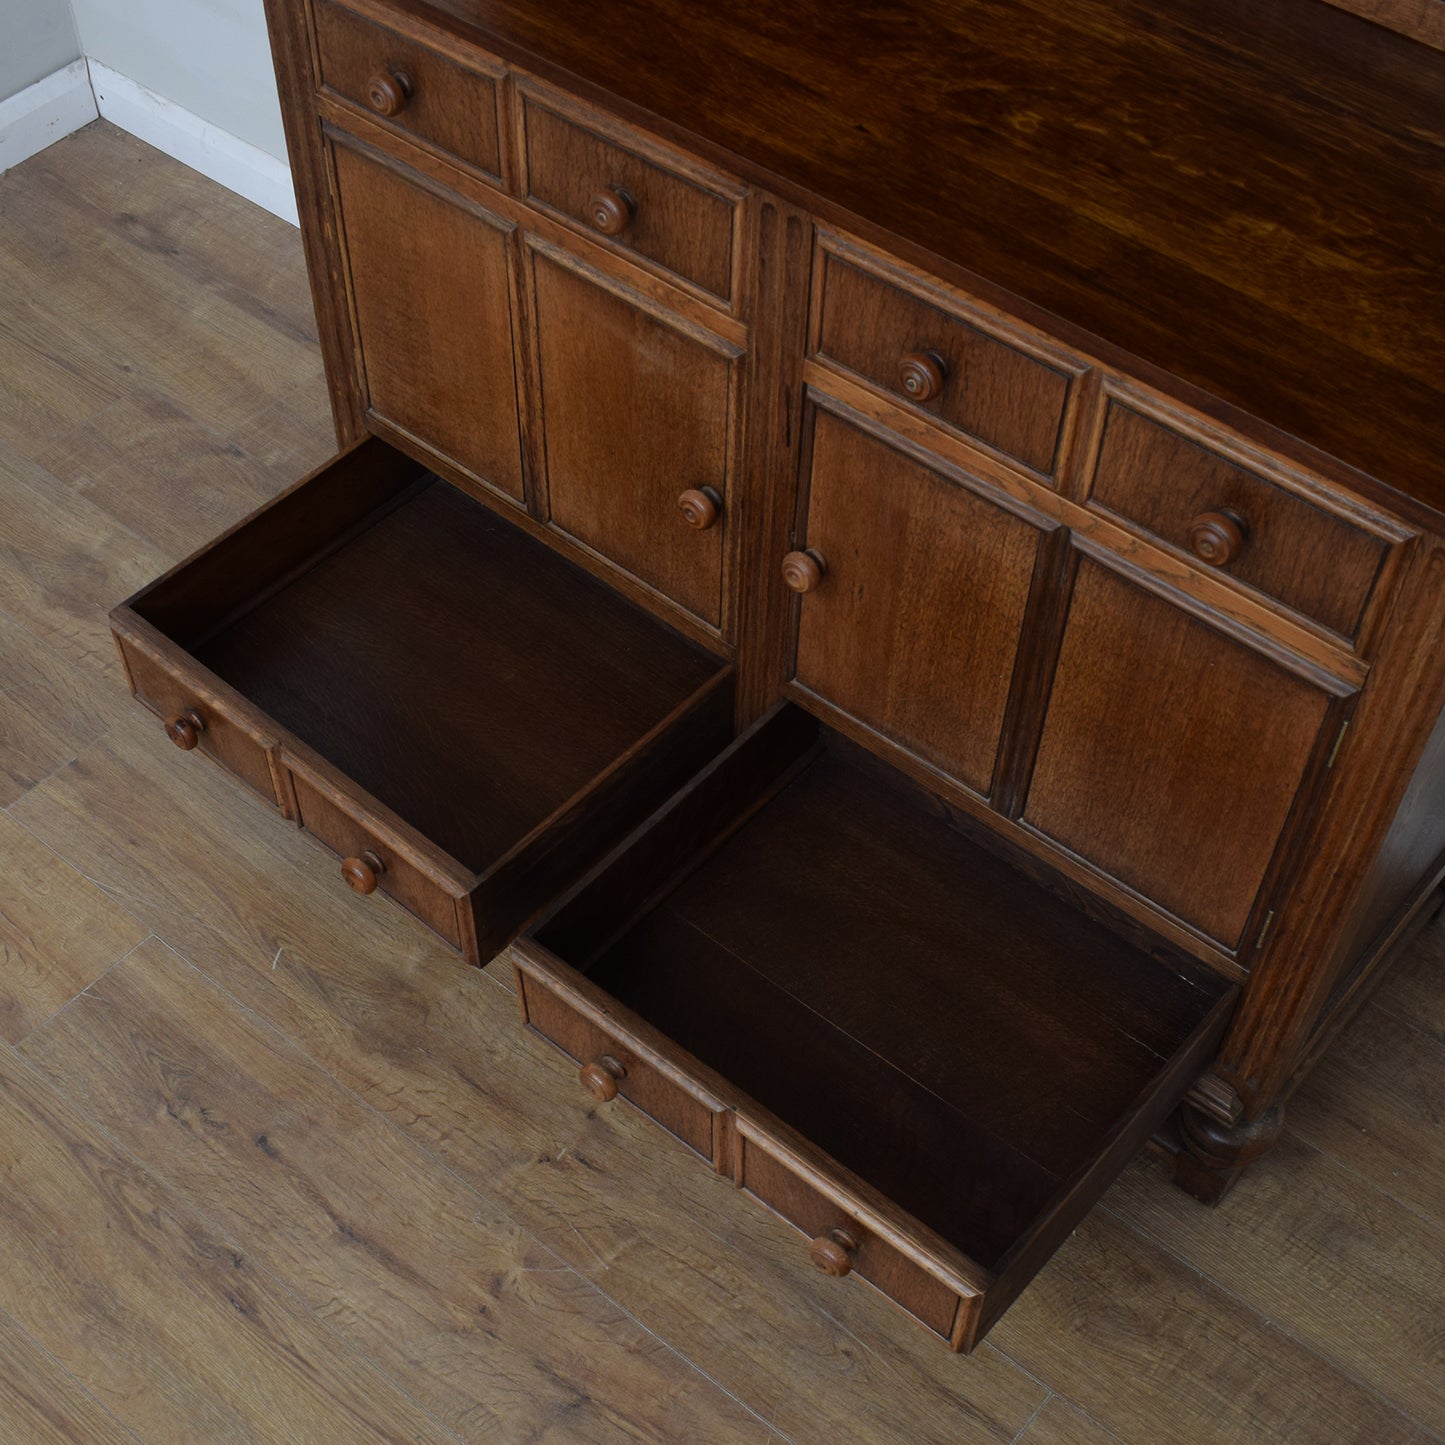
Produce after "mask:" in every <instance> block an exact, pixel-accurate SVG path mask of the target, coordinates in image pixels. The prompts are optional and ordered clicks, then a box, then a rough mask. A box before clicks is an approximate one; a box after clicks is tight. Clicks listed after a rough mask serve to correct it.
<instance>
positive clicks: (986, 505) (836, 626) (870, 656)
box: [785, 410, 1042, 796]
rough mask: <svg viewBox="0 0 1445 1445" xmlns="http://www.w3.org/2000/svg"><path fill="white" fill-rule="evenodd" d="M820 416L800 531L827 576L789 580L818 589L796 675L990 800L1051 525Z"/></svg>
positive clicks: (804, 610)
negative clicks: (1045, 527)
mask: <svg viewBox="0 0 1445 1445" xmlns="http://www.w3.org/2000/svg"><path fill="white" fill-rule="evenodd" d="M812 417H813V420H812V438H811V442H812V445H811V449H810V450H811V465H810V467H809V474H808V477H807V479H806V484H805V498H804V502H803V508H804V512H803V516H802V518H801V519H800V524H799V527H798V532H797V535H798V538H799V545H800V546H801V547H802V548H805V549H806V555H807V556H808V557H809V559H810V560H811V561H812V563H813V565H814V566H815V567H816V568H817V569H818V571H817V573H816V574H813V573H809V575H807V576H804V577H802V578H796V577H795V578H790V579H789V580H790V582H791V583H792V585H795V586H796V585H798V583H799V582H800V581H801V582H802V583H803V586H804V588H805V589H806V592H807V595H805V596H804V597H803V598H802V599H801V602H800V605H799V609H798V633H797V656H796V669H795V675H796V677H797V680H798V682H799V683H801V684H802V685H803V686H804V687H806V688H807V689H809V690H810V691H811V692H814V693H816V694H817V695H818V696H819V697H821V698H823V699H824V700H825V701H827V702H830V703H832V704H834V705H835V706H837V707H839V708H841V709H842V710H843V711H844V712H847V713H849V714H851V715H852V716H853V717H855V718H857V719H858V720H859V721H860V722H863V723H866V724H867V725H868V726H869V727H871V728H874V729H876V730H877V731H878V732H880V733H882V734H883V735H884V736H885V737H887V738H889V739H890V740H892V741H893V742H895V743H898V744H900V745H901V746H903V747H904V748H906V749H908V750H909V751H910V752H913V753H915V754H916V755H917V756H919V757H921V758H923V759H925V760H926V761H928V762H930V763H932V764H934V765H935V766H937V767H939V768H942V769H943V770H944V771H945V772H948V773H950V774H952V775H953V776H954V777H956V778H958V779H959V781H961V782H963V783H964V784H966V785H967V786H968V787H969V788H971V789H973V790H974V791H975V792H977V793H979V794H981V795H984V796H987V794H988V793H989V791H990V788H991V785H992V780H993V772H994V763H995V759H996V756H997V753H998V748H999V740H1000V736H1001V734H1002V731H1003V724H1004V714H1005V711H1006V708H1007V705H1008V698H1009V691H1010V686H1011V683H1012V678H1013V672H1014V663H1015V659H1016V655H1017V653H1018V648H1019V637H1020V633H1021V630H1022V627H1023V621H1024V612H1025V608H1026V607H1027V605H1028V599H1029V590H1030V586H1031V583H1032V579H1033V573H1034V564H1035V560H1036V557H1037V554H1038V550H1039V541H1040V538H1041V535H1042V533H1041V532H1040V530H1039V528H1038V527H1036V526H1035V525H1033V524H1032V523H1031V522H1028V521H1026V520H1024V519H1023V518H1022V517H1019V516H1017V515H1015V514H1014V513H1013V512H1011V511H1006V510H1005V509H1004V508H1003V507H1002V506H1001V505H999V504H998V503H997V502H995V501H993V500H990V498H989V496H988V495H987V493H986V492H985V491H983V490H980V491H975V490H973V489H972V487H971V486H968V485H964V484H963V483H962V482H961V481H960V480H957V479H955V477H954V476H951V475H946V474H945V473H943V472H942V471H939V470H935V469H934V468H932V467H930V466H927V465H925V464H924V463H922V462H921V461H917V460H915V459H914V458H913V457H911V456H909V455H906V454H905V453H904V452H902V451H899V450H896V449H895V448H894V447H893V446H892V445H891V444H890V443H889V442H888V441H886V440H884V439H883V438H881V437H879V436H877V435H874V434H872V433H871V432H866V431H864V430H862V429H861V428H860V427H858V426H856V425H854V424H853V423H852V422H850V421H847V420H844V419H843V418H842V417H839V416H836V415H834V414H833V413H832V412H830V411H823V410H817V411H814V412H813V414H812ZM978 486H979V488H980V489H983V483H978ZM804 567H805V570H806V567H807V564H806V563H805V564H804ZM785 575H786V572H785ZM815 577H816V580H814V578H815Z"/></svg>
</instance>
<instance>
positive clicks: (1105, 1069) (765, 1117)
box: [512, 707, 1235, 1350]
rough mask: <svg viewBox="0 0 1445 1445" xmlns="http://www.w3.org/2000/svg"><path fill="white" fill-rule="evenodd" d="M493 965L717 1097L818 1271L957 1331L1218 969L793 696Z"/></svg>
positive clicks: (1208, 999)
mask: <svg viewBox="0 0 1445 1445" xmlns="http://www.w3.org/2000/svg"><path fill="white" fill-rule="evenodd" d="M512 958H513V959H514V961H515V962H516V964H517V967H518V968H519V969H520V970H521V971H522V972H523V973H524V974H526V975H528V977H529V978H532V977H542V978H545V979H548V980H556V981H559V983H560V986H562V987H564V988H567V989H570V990H572V991H573V992H574V993H575V994H576V995H577V996H579V997H583V998H586V999H587V1000H589V1001H590V1007H591V1008H592V1010H593V1013H592V1017H593V1018H594V1020H596V1021H599V1022H600V1023H601V1024H602V1025H603V1027H604V1029H605V1030H606V1031H608V1033H609V1036H610V1037H612V1038H617V1037H619V1036H620V1037H622V1038H623V1040H624V1043H625V1040H626V1039H627V1038H636V1039H645V1040H646V1041H647V1043H648V1048H649V1058H650V1060H651V1061H652V1062H653V1063H654V1066H657V1067H660V1069H661V1071H662V1072H663V1074H664V1075H665V1076H666V1077H667V1078H668V1079H669V1080H670V1081H671V1080H680V1081H681V1083H682V1086H683V1087H686V1086H687V1085H688V1084H689V1082H691V1083H692V1084H693V1085H695V1086H696V1087H697V1088H699V1089H700V1090H701V1091H702V1092H703V1093H704V1094H705V1095H706V1096H707V1097H709V1098H710V1099H713V1100H715V1101H717V1105H718V1107H720V1108H721V1109H722V1110H724V1111H725V1113H726V1115H727V1119H726V1121H717V1123H716V1124H715V1128H716V1127H718V1126H719V1125H721V1124H723V1123H724V1122H725V1123H726V1128H725V1129H724V1136H725V1137H724V1141H723V1143H722V1144H721V1146H720V1147H718V1149H717V1151H716V1152H717V1156H718V1166H719V1167H720V1168H724V1169H728V1168H730V1169H732V1170H733V1171H734V1173H735V1175H736V1178H737V1180H738V1182H739V1183H740V1184H741V1185H742V1186H743V1188H744V1189H745V1190H746V1191H747V1192H749V1193H750V1194H752V1195H754V1196H755V1197H757V1198H758V1199H760V1200H762V1201H763V1202H765V1203H767V1204H768V1205H770V1206H771V1207H772V1208H773V1209H775V1210H777V1211H778V1212H779V1213H780V1214H782V1215H783V1216H784V1217H785V1218H786V1219H789V1220H791V1221H792V1222H793V1223H794V1224H796V1225H797V1226H798V1227H799V1228H800V1229H802V1230H803V1231H805V1233H806V1235H807V1237H808V1239H809V1240H810V1241H812V1243H811V1244H809V1245H808V1246H806V1247H805V1248H806V1250H807V1252H808V1253H809V1255H810V1257H811V1258H812V1260H813V1263H814V1264H815V1265H817V1266H818V1267H819V1268H820V1269H822V1270H823V1271H824V1273H828V1274H842V1273H850V1274H851V1273H856V1274H858V1275H859V1276H861V1277H863V1278H865V1279H867V1280H869V1281H870V1282H871V1283H873V1284H874V1285H876V1286H877V1287H878V1288H879V1289H881V1290H883V1291H884V1292H885V1293H886V1294H888V1295H889V1296H890V1297H892V1298H893V1299H894V1300H895V1301H896V1302H897V1303H899V1304H900V1305H902V1306H903V1307H904V1308H905V1309H907V1310H908V1311H909V1312H910V1313H912V1314H914V1315H915V1316H916V1317H917V1318H918V1319H920V1320H921V1321H922V1322H923V1323H924V1324H926V1325H927V1326H928V1328H930V1329H931V1330H933V1331H934V1332H935V1333H937V1334H939V1335H941V1336H943V1337H944V1338H946V1339H947V1340H948V1341H949V1343H950V1344H951V1345H952V1346H953V1347H954V1348H956V1349H965V1350H966V1349H970V1348H972V1347H973V1345H974V1344H976V1343H977V1342H978V1340H980V1339H981V1338H982V1337H983V1335H984V1333H985V1332H986V1331H987V1329H988V1328H989V1326H990V1325H991V1324H992V1323H993V1321H994V1320H995V1319H997V1317H998V1316H999V1315H1000V1314H1001V1313H1002V1312H1003V1310H1004V1309H1005V1308H1006V1307H1007V1306H1008V1304H1009V1302H1010V1301H1011V1300H1012V1299H1013V1298H1014V1297H1015V1296H1016V1295H1017V1293H1018V1292H1019V1290H1020V1289H1022V1288H1023V1287H1024V1285H1026V1284H1027V1283H1028V1281H1029V1279H1030V1278H1032V1276H1033V1275H1034V1273H1035V1272H1036V1271H1037V1270H1038V1269H1039V1267H1040V1266H1041V1265H1042V1264H1043V1263H1044V1261H1045V1260H1046V1259H1047V1258H1048V1256H1049V1255H1050V1253H1052V1251H1053V1250H1054V1249H1055V1248H1057V1247H1058V1245H1059V1244H1060V1243H1061V1242H1062V1240H1063V1239H1064V1238H1065V1237H1066V1236H1067V1234H1068V1232H1069V1231H1070V1230H1071V1229H1072V1228H1073V1227H1074V1226H1075V1225H1076V1224H1077V1223H1078V1221H1079V1220H1080V1219H1081V1218H1082V1217H1083V1215H1084V1213H1085V1212H1086V1211H1087V1210H1088V1208H1089V1207H1090V1206H1091V1204H1092V1203H1093V1202H1094V1201H1095V1200H1096V1199H1097V1198H1098V1197H1099V1195H1100V1194H1102V1193H1103V1191H1104V1190H1105V1189H1106V1188H1107V1187H1108V1184H1109V1182H1110V1181H1111V1180H1112V1179H1113V1178H1114V1177H1115V1176H1116V1175H1117V1174H1118V1172H1119V1170H1121V1169H1122V1168H1123V1167H1124V1165H1125V1164H1126V1163H1127V1162H1128V1160H1129V1158H1130V1157H1131V1156H1132V1154H1133V1153H1134V1152H1135V1151H1136V1150H1137V1149H1138V1148H1139V1147H1140V1146H1141V1145H1142V1144H1143V1143H1144V1141H1145V1140H1146V1139H1147V1138H1148V1137H1149V1135H1150V1134H1152V1133H1153V1132H1154V1130H1155V1129H1157V1128H1158V1127H1159V1126H1160V1124H1161V1123H1162V1122H1163V1120H1164V1119H1165V1118H1166V1117H1167V1115H1168V1114H1169V1112H1170V1111H1171V1110H1172V1109H1173V1108H1174V1107H1175V1106H1176V1105H1177V1104H1178V1103H1179V1101H1180V1100H1181V1099H1182V1098H1183V1097H1184V1094H1185V1092H1186V1091H1187V1089H1188V1088H1189V1087H1190V1085H1191V1084H1192V1083H1193V1081H1194V1080H1195V1078H1197V1076H1198V1074H1199V1073H1200V1071H1201V1070H1202V1069H1203V1067H1204V1064H1205V1062H1206V1060H1207V1059H1208V1058H1209V1057H1210V1056H1211V1053H1212V1050H1213V1048H1214V1046H1215V1044H1216V1043H1217V1040H1218V1037H1219V1034H1220V1032H1221V1030H1222V1028H1223V1026H1224V1023H1225V1020H1226V1017H1227V1014H1228V1010H1229V1007H1230V1005H1231V1003H1232V1001H1233V997H1234V992H1235V990H1234V988H1233V986H1232V985H1229V984H1227V983H1225V982H1224V981H1223V980H1222V979H1221V978H1219V977H1218V976H1217V975H1215V974H1213V973H1208V972H1206V971H1204V970H1202V969H1200V968H1198V967H1197V966H1195V965H1192V964H1190V963H1188V962H1186V961H1183V960H1179V961H1176V962H1173V963H1168V962H1164V961H1162V960H1161V959H1159V958H1156V957H1154V956H1152V955H1150V954H1146V953H1145V952H1143V951H1142V950H1140V949H1137V948H1135V947H1133V946H1132V945H1129V944H1126V943H1125V942H1123V941H1122V940H1120V939H1119V938H1118V937H1116V936H1115V935H1114V934H1112V933H1109V932H1108V931H1107V930H1106V929H1105V928H1104V927H1103V925H1102V924H1100V923H1098V922H1096V921H1094V920H1091V919H1090V918H1088V917H1086V916H1085V915H1083V914H1081V913H1079V912H1077V911H1075V910H1074V909H1073V908H1072V907H1071V906H1070V905H1069V904H1068V903H1067V902H1066V901H1064V899H1062V898H1061V897H1059V896H1057V895H1055V894H1053V893H1051V892H1049V891H1047V890H1046V889H1045V888H1043V887H1042V886H1040V885H1038V884H1036V883H1034V882H1032V881H1030V880H1029V879H1027V878H1025V877H1024V876H1023V875H1022V874H1021V873H1019V872H1017V871H1015V870H1014V869H1013V868H1012V867H1011V866H1010V865H1009V864H1008V863H1006V862H1004V861H1003V860H1001V859H999V858H996V857H994V856H992V855H991V854H989V853H988V852H986V851H985V850H984V849H983V848H982V847H981V846H980V845H978V844H977V843H975V842H973V841H971V840H970V839H968V838H966V837H965V836H964V835H963V834H962V832H960V831H959V830H958V829H957V828H956V827H955V826H953V824H952V823H951V821H950V818H949V815H948V812H947V809H946V808H943V807H941V806H939V803H938V800H937V799H933V798H930V797H928V796H927V795H925V794H922V793H921V792H920V791H919V790H918V789H917V788H916V786H915V785H913V784H912V783H910V782H908V781H907V780H906V779H905V778H904V777H903V775H901V774H900V773H898V772H896V771H895V770H894V769H892V768H890V767H888V766H886V765H885V764H883V763H882V762H880V761H879V760H878V759H876V758H874V757H871V756H870V755H867V754H864V753H863V752H862V751H861V750H860V749H858V748H856V747H854V746H853V745H851V744H849V743H847V742H846V741H845V740H844V739H842V738H841V737H839V736H838V735H837V734H836V733H833V732H832V731H830V730H829V729H827V728H824V727H821V726H820V725H819V724H818V723H817V722H816V721H815V720H814V719H813V718H811V717H810V716H809V715H808V714H806V713H804V712H802V711H801V710H799V709H796V708H791V707H784V708H782V709H779V710H777V711H775V712H773V713H772V714H770V715H769V716H768V717H767V718H765V719H764V720H763V721H762V722H760V723H759V724H757V725H755V726H754V727H753V728H751V729H749V731H748V732H746V733H745V734H743V736H742V737H741V738H739V739H738V740H737V742H735V743H734V744H733V745H732V746H730V747H729V748H728V749H727V750H726V751H724V752H723V753H722V754H720V755H719V756H718V757H717V758H716V759H715V760H714V761H713V762H712V763H711V764H709V766H708V767H707V768H706V769H704V770H703V772H702V773H701V774H700V775H699V776H698V777H697V778H695V779H693V781H692V782H691V783H690V784H688V786H687V787H686V788H685V789H683V790H682V791H681V792H680V793H679V794H678V795H677V796H676V797H675V798H674V799H672V800H671V801H670V802H669V803H668V804H667V805H666V806H665V807H664V808H662V809H660V810H659V811H658V813H657V814H656V815H655V816H654V817H653V818H652V819H650V820H649V821H648V824H647V825H646V827H645V828H644V829H642V830H639V831H638V833H636V834H634V835H633V837H632V838H630V839H629V840H628V842H627V844H626V846H625V847H624V848H622V849H619V850H618V852H617V853H615V854H614V855H613V856H612V857H611V858H610V859H609V861H608V862H607V863H606V864H605V865H603V866H601V867H600V868H598V869H597V870H596V871H594V872H593V873H592V874H591V875H590V876H589V877H588V878H587V879H586V880H585V881H584V882H583V884H582V885H581V886H580V887H579V888H578V889H576V890H574V892H573V893H572V894H571V895H570V896H569V898H568V899H567V900H566V902H565V903H563V904H562V905H561V906H560V907H559V908H557V909H556V911H555V912H554V913H553V915H552V916H551V917H549V918H547V919H545V920H544V921H543V922H542V923H541V924H540V925H539V926H537V927H535V928H534V929H533V930H532V931H531V932H529V933H528V934H526V935H524V936H523V937H522V938H521V939H519V940H518V941H517V942H516V943H515V944H514V945H513V948H512ZM528 997H529V998H530V997H531V995H530V993H529V994H528ZM582 1046H583V1045H579V1047H582ZM598 1046H606V1040H605V1039H604V1040H598V1039H596V1038H588V1039H586V1040H585V1047H598ZM835 1230H836V1231H839V1233H840V1234H841V1235H842V1236H844V1237H843V1238H841V1239H840V1238H837V1237H835V1236H833V1234H832V1231H835ZM826 1287H828V1288H833V1287H834V1286H833V1285H832V1284H831V1283H830V1284H829V1285H828V1286H826ZM845 1287H846V1286H845Z"/></svg>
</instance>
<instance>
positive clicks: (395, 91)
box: [366, 70, 416, 115]
mask: <svg viewBox="0 0 1445 1445" xmlns="http://www.w3.org/2000/svg"><path fill="white" fill-rule="evenodd" d="M415 94H416V87H415V86H414V85H413V84H412V80H411V76H409V75H407V74H406V73H405V72H404V71H400V70H378V71H377V72H376V74H375V75H373V76H372V77H371V79H370V80H368V81H367V82H366V103H367V105H369V106H370V107H371V108H372V110H374V111H375V112H376V113H377V115H400V114H401V113H402V111H404V110H405V109H406V107H407V102H408V101H409V100H410V99H411V98H412V96H413V95H415Z"/></svg>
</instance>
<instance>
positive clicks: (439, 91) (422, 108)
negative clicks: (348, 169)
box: [315, 0, 502, 181]
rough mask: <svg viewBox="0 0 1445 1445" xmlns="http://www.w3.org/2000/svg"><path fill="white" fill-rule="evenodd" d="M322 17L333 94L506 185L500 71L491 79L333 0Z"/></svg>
mask: <svg viewBox="0 0 1445 1445" xmlns="http://www.w3.org/2000/svg"><path fill="white" fill-rule="evenodd" d="M315 14H316V43H317V48H318V50H319V52H320V59H321V84H322V86H323V87H324V88H325V89H326V90H329V91H331V92H332V93H333V94H335V95H336V96H338V97H339V98H340V99H342V100H345V101H348V102H349V103H350V104H352V105H355V106H359V107H360V108H361V109H363V110H365V111H366V112H367V113H368V114H369V115H371V116H373V117H375V118H376V119H379V120H381V121H384V122H386V123H388V124H390V125H393V126H395V127H396V128H397V129H398V130H402V131H405V132H407V133H408V134H409V135H412V136H415V137H416V138H417V139H418V140H421V141H425V142H426V143H427V144H428V145H432V146H435V147H437V148H438V149H440V150H444V151H447V152H449V153H450V154H451V155H453V156H455V157H456V158H457V159H458V160H461V161H464V162H465V163H466V164H467V165H469V166H471V167H472V168H473V169H474V170H479V171H481V172H482V173H483V174H485V175H486V176H487V177H488V178H489V179H491V180H493V181H496V180H498V178H499V177H500V176H501V173H502V161H501V145H500V143H499V140H498V125H497V77H499V76H500V75H501V73H502V67H501V66H500V65H498V66H497V67H496V70H495V71H494V72H493V73H492V74H490V75H487V74H479V73H478V72H476V71H474V70H468V69H466V68H464V67H463V66H460V65H455V64H453V63H452V62H451V61H450V60H446V59H443V58H442V57H441V56H440V55H437V54H435V53H434V52H432V51H430V50H428V49H427V48H426V47H425V46H422V45H419V44H417V43H416V42H415V41H414V40H408V39H406V38H405V37H404V36H401V35H397V34H396V33H395V32H394V31H391V30H386V29H384V28H383V27H381V26H380V25H373V24H372V23H371V22H370V21H369V20H363V19H361V17H360V16H358V15H353V14H352V13H351V11H349V10H345V9H343V8H342V7H341V6H340V5H334V4H331V3H330V0H320V3H318V4H317V5H316V9H315Z"/></svg>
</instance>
